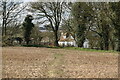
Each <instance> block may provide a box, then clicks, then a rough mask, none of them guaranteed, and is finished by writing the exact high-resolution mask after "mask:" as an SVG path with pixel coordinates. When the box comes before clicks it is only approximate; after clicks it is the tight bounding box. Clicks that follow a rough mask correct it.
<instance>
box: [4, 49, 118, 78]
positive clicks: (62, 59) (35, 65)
mask: <svg viewBox="0 0 120 80" xmlns="http://www.w3.org/2000/svg"><path fill="white" fill-rule="evenodd" d="M117 77H118V54H117V53H106V52H103V53H101V52H90V51H80V50H67V49H53V48H36V47H3V49H2V78H117Z"/></svg>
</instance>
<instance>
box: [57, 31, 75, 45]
mask: <svg viewBox="0 0 120 80" xmlns="http://www.w3.org/2000/svg"><path fill="white" fill-rule="evenodd" d="M58 43H59V45H60V46H76V42H75V40H74V38H73V37H72V36H71V34H67V33H63V32H62V33H61V37H60V40H59V42H58Z"/></svg>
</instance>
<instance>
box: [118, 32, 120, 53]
mask: <svg viewBox="0 0 120 80" xmlns="http://www.w3.org/2000/svg"><path fill="white" fill-rule="evenodd" d="M118 34H119V35H118V49H117V51H119V52H120V31H118Z"/></svg>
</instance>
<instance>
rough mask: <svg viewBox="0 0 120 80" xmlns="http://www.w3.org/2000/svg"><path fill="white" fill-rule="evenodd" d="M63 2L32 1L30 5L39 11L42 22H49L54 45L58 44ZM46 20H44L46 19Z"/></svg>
mask: <svg viewBox="0 0 120 80" xmlns="http://www.w3.org/2000/svg"><path fill="white" fill-rule="evenodd" d="M63 5H64V3H63V2H34V3H31V7H32V8H33V9H35V10H37V11H38V12H39V16H40V18H42V19H43V21H44V22H46V21H47V22H49V23H50V26H51V28H52V31H53V33H54V37H55V41H54V45H55V46H59V44H58V41H59V37H58V30H59V27H60V24H61V21H62V14H63ZM45 18H46V19H47V20H46V19H45Z"/></svg>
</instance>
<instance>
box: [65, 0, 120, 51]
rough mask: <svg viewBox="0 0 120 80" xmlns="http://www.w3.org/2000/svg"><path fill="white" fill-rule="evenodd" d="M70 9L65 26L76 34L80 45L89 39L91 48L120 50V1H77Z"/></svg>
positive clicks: (69, 31)
mask: <svg viewBox="0 0 120 80" xmlns="http://www.w3.org/2000/svg"><path fill="white" fill-rule="evenodd" d="M69 9H70V13H71V14H70V17H69V19H67V20H65V21H64V24H63V28H64V30H66V31H67V32H68V33H70V34H72V35H73V36H74V39H75V40H76V42H77V45H78V47H82V46H83V43H84V41H85V39H88V40H89V44H90V48H97V49H101V50H109V49H111V50H117V51H120V2H113V3H105V2H101V3H97V2H93V3H88V2H87V3H85V2H84V3H83V2H76V3H71V4H70V5H69Z"/></svg>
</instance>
